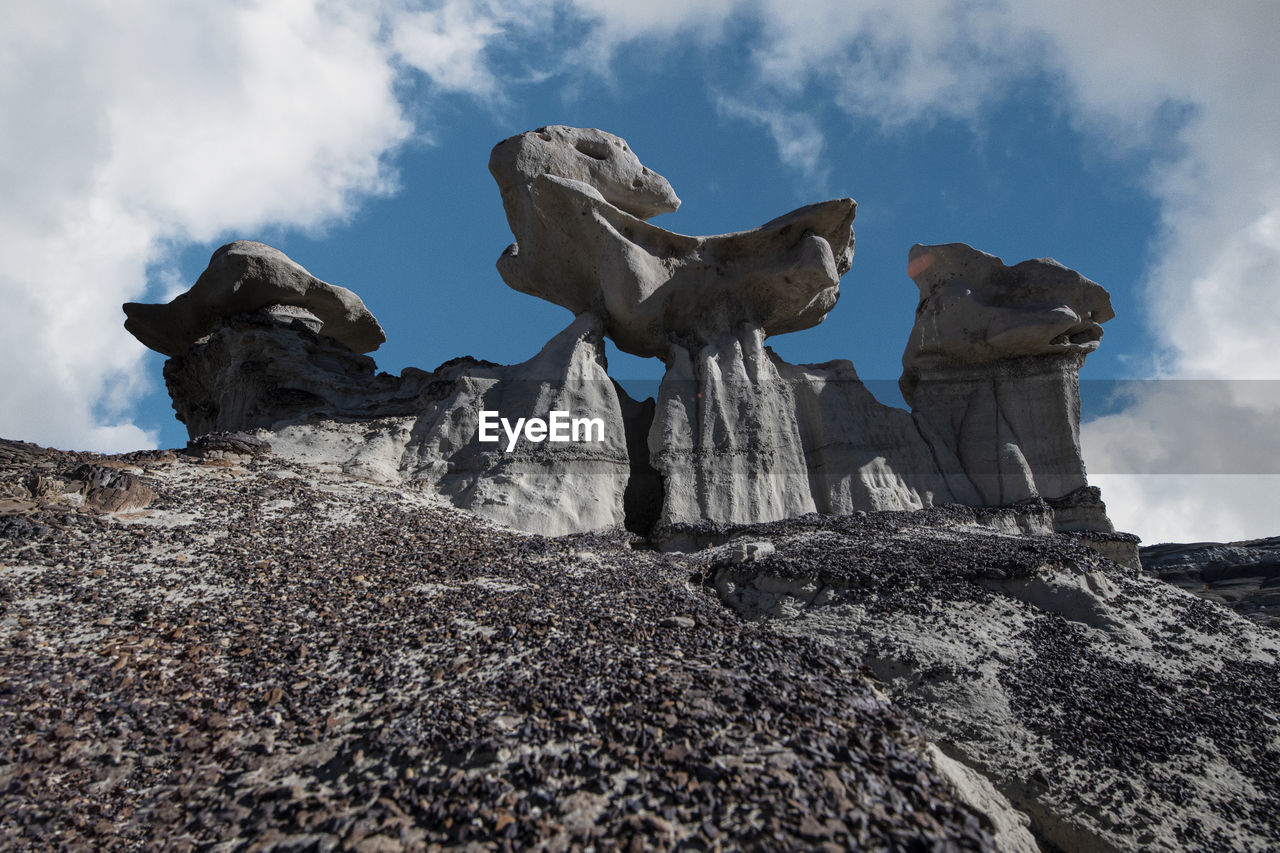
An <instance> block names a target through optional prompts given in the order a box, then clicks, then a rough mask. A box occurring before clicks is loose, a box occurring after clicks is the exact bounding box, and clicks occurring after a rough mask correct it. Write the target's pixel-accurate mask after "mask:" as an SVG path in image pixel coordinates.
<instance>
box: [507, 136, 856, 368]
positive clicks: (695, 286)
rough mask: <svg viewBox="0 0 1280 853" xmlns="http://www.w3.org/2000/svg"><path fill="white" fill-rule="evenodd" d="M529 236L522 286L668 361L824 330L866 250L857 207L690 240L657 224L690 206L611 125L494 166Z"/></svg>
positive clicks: (514, 255)
mask: <svg viewBox="0 0 1280 853" xmlns="http://www.w3.org/2000/svg"><path fill="white" fill-rule="evenodd" d="M489 171H490V172H491V173H492V174H493V176H494V179H495V180H496V181H497V183H498V188H499V190H500V191H501V193H502V201H503V206H504V208H505V209H506V212H507V221H508V223H509V224H510V225H511V231H512V233H513V234H514V235H515V238H516V242H515V243H514V244H512V245H511V246H509V247H508V248H507V250H506V251H505V252H504V253H503V255H502V257H501V258H500V259H499V260H498V271H499V272H500V273H501V275H502V278H503V280H504V281H505V282H506V283H507V284H508V285H510V286H511V287H512V288H514V289H516V290H519V291H521V292H522V293H529V294H532V295H534V296H538V297H540V298H542V299H546V300H548V301H550V302H554V303H555V304H557V305H562V306H564V307H565V308H568V309H569V310H570V311H572V312H574V313H575V314H578V313H582V312H583V311H594V312H596V313H598V314H600V315H601V316H602V317H604V318H605V324H606V329H607V333H608V335H609V337H611V338H612V339H613V340H614V342H615V343H616V344H617V345H618V347H619V348H620V349H622V350H624V351H625V352H629V353H632V354H635V355H640V356H655V357H658V358H662V359H666V358H667V356H668V353H669V351H670V347H671V345H672V343H675V344H678V345H679V346H681V347H683V348H684V349H692V348H697V347H699V346H700V345H702V344H706V343H711V342H713V341H716V340H718V339H721V338H725V337H732V336H735V335H736V334H737V331H736V328H737V326H738V325H739V324H742V323H744V322H745V323H750V324H754V325H758V326H759V327H760V328H762V329H763V330H764V332H765V334H767V335H773V334H781V333H783V332H792V331H797V330H799V329H806V328H809V327H810V326H814V325H816V324H817V323H820V322H822V319H823V318H824V317H825V316H826V314H827V312H828V311H830V310H831V309H832V308H833V307H834V306H835V303H836V299H837V298H838V296H839V280H840V276H841V275H843V274H844V273H845V272H846V271H848V269H849V264H850V260H851V258H852V256H853V231H852V229H851V227H850V225H851V223H852V222H853V216H854V210H855V207H856V205H855V204H854V202H853V201H852V200H851V199H837V200H835V201H829V202H823V203H821V204H816V205H810V206H808V207H804V208H801V209H799V210H796V211H793V212H792V213H789V214H786V215H785V216H782V217H779V218H778V219H775V220H773V221H771V222H768V223H766V224H764V225H762V226H761V227H759V228H756V229H754V230H751V231H741V232H736V233H732V234H721V235H717V236H711V237H689V236H685V235H683V234H677V233H674V232H671V231H666V230H664V229H662V228H658V227H656V226H654V225H651V224H649V223H648V222H646V221H645V220H647V219H649V218H650V217H652V216H655V215H656V214H659V213H664V212H668V211H672V210H675V209H676V208H677V207H679V205H680V199H679V198H677V197H676V194H675V192H674V191H673V190H672V189H671V185H670V183H668V182H667V180H666V178H663V177H662V176H661V175H659V174H657V173H656V172H654V171H652V170H650V169H649V168H647V167H646V166H644V165H643V164H641V162H640V160H639V159H638V158H637V157H636V155H635V153H634V152H632V150H631V148H630V147H629V146H628V145H627V143H626V142H625V141H624V140H622V139H619V138H618V137H616V136H614V135H613V134H609V133H605V132H603V131H600V130H590V129H585V130H584V129H579V128H571V127H559V126H555V127H544V128H540V129H538V130H536V131H530V132H528V133H523V134H520V135H519V136H514V137H512V138H510V139H508V140H505V141H504V142H501V143H499V144H498V145H497V146H496V147H495V148H494V149H493V154H492V155H491V157H490V159H489Z"/></svg>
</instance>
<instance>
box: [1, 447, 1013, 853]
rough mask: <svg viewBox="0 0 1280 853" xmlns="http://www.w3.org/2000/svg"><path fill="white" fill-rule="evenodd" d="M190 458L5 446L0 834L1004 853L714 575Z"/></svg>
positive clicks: (874, 705) (60, 844)
mask: <svg viewBox="0 0 1280 853" xmlns="http://www.w3.org/2000/svg"><path fill="white" fill-rule="evenodd" d="M198 450H200V453H199V454H198V455H194V456H191V455H185V454H174V453H170V452H149V453H139V454H132V455H128V456H123V457H97V456H93V455H90V454H73V453H60V452H55V451H48V450H42V449H40V448H36V447H34V446H32V445H25V444H19V443H16V442H0V730H3V731H4V732H5V733H6V736H5V737H4V739H3V743H2V745H0V847H5V848H9V849H32V850H36V849H39V850H44V849H82V850H102V849H108V850H109V849H138V848H141V849H173V850H183V849H201V850H328V849H335V848H339V847H341V848H343V849H357V850H368V851H374V850H378V851H381V850H399V849H436V848H441V847H444V848H449V847H468V846H469V847H470V849H524V848H535V847H541V848H542V849H548V850H568V849H589V848H596V849H606V848H615V847H622V848H629V849H645V848H656V849H663V848H674V847H683V848H687V849H720V848H737V847H744V846H745V847H753V848H763V849H770V848H776V849H784V848H809V849H813V848H818V849H821V848H830V849H850V848H856V849H864V850H870V849H893V850H919V849H934V850H959V849H989V848H991V847H992V844H993V841H992V835H991V831H992V829H993V827H992V824H991V822H990V821H989V820H988V818H987V817H986V816H985V815H984V814H982V813H980V812H978V811H976V810H975V809H973V808H971V807H970V806H968V805H966V804H965V803H964V802H962V801H960V799H958V797H957V794H956V793H955V792H954V791H953V789H952V787H951V786H950V785H949V784H948V783H946V782H944V781H943V780H942V778H941V777H940V776H939V775H938V773H937V772H935V771H934V770H933V769H932V765H931V764H930V763H929V762H928V761H926V759H925V758H924V757H923V756H924V754H925V753H924V748H923V745H924V742H923V738H922V736H921V733H920V730H919V728H918V727H917V726H916V725H915V724H914V723H913V722H912V721H911V719H909V718H908V717H907V716H906V715H905V714H904V713H903V712H901V711H899V710H898V709H896V708H895V707H894V706H893V705H891V704H890V703H889V702H888V701H887V700H886V699H885V698H884V696H883V694H880V693H878V692H877V690H875V689H874V688H873V687H872V686H871V683H870V681H869V680H868V678H867V677H866V675H865V673H863V672H862V671H860V669H859V661H858V660H856V659H855V658H852V657H850V656H849V655H848V654H846V653H844V652H842V651H841V650H839V649H837V648H834V647H832V646H830V645H829V644H824V643H822V642H818V641H815V640H812V639H808V638H804V637H788V636H782V635H779V634H777V633H775V632H773V631H770V630H768V629H767V628H765V627H762V626H758V625H755V624H752V623H749V622H745V621H743V620H742V619H740V618H739V617H737V616H736V615H735V614H734V613H733V611H731V610H729V609H728V608H725V607H723V606H722V605H721V604H720V603H719V602H718V601H717V600H716V598H715V596H714V594H713V593H711V592H710V591H709V590H708V589H706V588H704V587H702V586H700V585H699V584H698V583H697V582H696V579H695V577H694V574H693V573H694V572H695V571H696V570H698V569H699V565H697V564H695V563H692V562H690V561H687V560H685V559H684V558H681V557H678V556H663V555H659V554H656V553H653V552H645V551H635V550H632V549H631V548H629V547H628V544H627V542H626V541H625V540H624V539H622V538H608V537H596V536H571V537H563V538H559V539H546V538H541V537H537V536H528V535H517V534H513V533H509V532H504V531H501V530H498V529H496V528H493V527H492V526H489V525H487V524H485V523H482V522H479V521H475V520H472V519H470V518H469V517H467V516H464V515H462V514H460V513H459V512H458V511H456V510H452V509H449V508H444V507H441V506H440V505H439V504H438V503H437V502H436V501H435V500H434V499H430V498H428V497H426V496H424V495H422V494H417V493H414V492H408V491H403V490H397V489H391V488H386V487H382V486H377V485H373V484H369V483H366V482H362V481H360V480H356V479H353V478H350V477H346V476H344V475H342V474H338V473H322V472H320V471H318V470H316V469H312V468H306V467H302V466H298V465H293V464H289V463H285V462H283V461H281V460H280V459H278V458H275V457H272V456H270V455H269V454H265V453H263V450H264V448H262V447H258V446H255V444H254V442H252V441H250V442H244V443H241V444H239V445H235V444H234V443H233V444H226V443H225V442H224V443H223V444H222V445H217V444H211V445H206V446H205V447H203V448H198ZM255 453H256V454H257V455H254V454H255Z"/></svg>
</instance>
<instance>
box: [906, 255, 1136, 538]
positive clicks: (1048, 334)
mask: <svg viewBox="0 0 1280 853" xmlns="http://www.w3.org/2000/svg"><path fill="white" fill-rule="evenodd" d="M907 274H908V275H910V276H911V278H912V279H914V280H915V283H916V286H917V287H919V289H920V304H919V307H918V308H917V309H916V322H915V325H914V326H913V327H912V329H911V337H910V338H909V339H908V341H907V348H906V351H905V352H904V353H903V356H902V366H903V372H902V378H901V379H900V380H899V384H900V386H901V388H902V395H903V397H904V398H905V399H906V400H907V402H908V403H910V404H911V407H912V409H913V411H914V413H915V416H916V420H917V423H918V424H919V425H920V427H921V429H922V430H923V431H924V432H925V434H926V435H927V436H928V437H929V440H930V443H931V444H932V445H933V447H934V450H935V451H936V452H945V454H946V455H948V456H950V455H954V456H955V457H956V458H957V459H958V460H959V462H960V465H961V468H962V469H963V471H964V473H965V475H966V476H967V477H968V478H969V480H970V482H971V483H972V484H973V486H974V488H976V489H977V492H978V495H979V497H980V499H981V502H982V503H985V504H991V505H999V504H1010V503H1015V502H1017V501H1020V500H1023V499H1026V498H1030V497H1037V496H1038V497H1042V498H1047V499H1060V498H1067V497H1069V496H1071V495H1073V494H1075V493H1077V492H1078V491H1079V490H1080V489H1083V488H1084V487H1085V486H1087V485H1088V480H1087V478H1086V476H1085V470H1084V460H1083V458H1082V457H1081V453H1080V387H1079V370H1080V367H1081V366H1082V365H1083V364H1084V359H1085V356H1086V355H1088V354H1089V353H1090V352H1093V351H1094V350H1095V349H1097V347H1098V341H1099V340H1100V339H1101V338H1102V326H1101V325H1100V324H1102V323H1104V322H1106V321H1107V320H1110V319H1111V318H1112V317H1113V316H1115V312H1114V311H1112V310H1111V297H1110V295H1109V294H1108V293H1107V291H1106V290H1104V289H1103V288H1102V287H1101V286H1100V285H1098V284H1096V283H1095V282H1092V281H1090V280H1089V279H1087V278H1085V277H1084V276H1082V275H1080V274H1079V273H1077V272H1075V271H1074V270H1069V269H1067V268H1066V267H1064V266H1062V265H1061V264H1059V263H1058V262H1056V261H1052V260H1048V259H1040V260H1031V261H1023V262H1022V263H1020V264H1016V265H1014V266H1011V267H1009V266H1005V265H1004V263H1003V262H1002V261H1001V260H1000V259H999V258H997V257H995V256H993V255H988V254H987V253H985V252H980V251H978V250H977V249H974V248H971V247H969V246H966V245H965V244H963V243H948V244H946V245H941V246H919V245H917V246H914V247H912V249H911V252H910V253H909V255H908V263H907ZM939 448H941V450H939ZM1098 506H1099V509H1098V511H1097V512H1096V513H1095V515H1096V517H1095V518H1093V519H1092V520H1085V521H1084V522H1082V525H1083V526H1088V527H1091V528H1092V529H1095V530H1102V531H1104V532H1106V531H1109V530H1110V522H1108V521H1107V520H1106V518H1105V515H1104V514H1103V512H1102V510H1101V508H1100V506H1101V505H1100V504H1099V505H1098Z"/></svg>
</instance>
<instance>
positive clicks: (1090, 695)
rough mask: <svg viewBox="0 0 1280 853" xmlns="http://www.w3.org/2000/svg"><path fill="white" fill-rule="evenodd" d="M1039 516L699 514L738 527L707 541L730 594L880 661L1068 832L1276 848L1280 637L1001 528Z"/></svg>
mask: <svg viewBox="0 0 1280 853" xmlns="http://www.w3.org/2000/svg"><path fill="white" fill-rule="evenodd" d="M1022 515H1023V511H1022V510H1020V509H1016V508H1010V509H1006V510H1003V511H1000V512H996V513H988V512H982V511H978V512H975V511H973V510H968V509H965V508H960V507H956V508H947V509H932V510H924V511H920V512H915V513H872V514H867V515H862V514H859V515H855V516H846V517H843V518H838V519H829V518H820V517H811V518H805V519H794V520H791V521H786V522H778V523H775V524H768V525H752V526H748V527H739V528H736V529H735V528H728V527H720V528H718V529H712V528H711V527H710V526H706V525H704V526H702V528H701V530H698V529H696V528H697V526H694V528H695V529H691V530H686V531H684V533H685V537H686V540H687V541H693V540H697V539H698V537H699V536H701V537H702V539H701V542H702V544H709V543H710V542H711V541H715V540H714V539H713V538H712V536H713V534H714V537H715V539H718V541H721V542H724V541H726V540H728V541H729V544H727V545H724V546H721V547H718V548H714V549H711V550H708V551H702V552H700V553H699V556H698V558H697V559H699V560H701V561H702V564H703V565H704V566H705V569H704V577H705V578H706V579H707V582H708V583H710V584H713V585H714V586H715V588H716V590H717V592H718V594H719V595H720V597H721V598H722V599H723V600H724V601H725V602H727V603H728V604H730V605H731V606H733V607H734V608H735V609H736V610H737V611H738V612H740V613H742V614H743V615H744V616H746V617H748V618H754V619H760V620H762V621H763V623H764V624H765V625H767V626H769V627H771V628H772V629H773V630H774V631H776V632H777V633H778V634H779V635H780V636H786V637H791V638H801V637H804V638H811V639H819V640H822V641H823V642H826V643H828V644H830V645H831V646H832V647H833V648H836V649H839V650H840V651H841V652H843V653H845V654H849V655H851V656H852V657H854V658H855V659H857V660H860V661H861V662H862V663H863V664H864V665H865V666H867V667H868V668H869V669H870V670H871V671H872V672H873V673H874V674H875V675H876V677H877V678H878V679H880V680H881V681H882V682H883V683H884V684H885V685H886V687H887V689H888V691H889V694H890V695H891V696H892V697H893V698H894V700H895V701H896V702H899V703H900V704H902V705H903V706H904V707H907V708H909V709H911V711H912V713H914V714H915V715H917V717H918V719H920V720H921V722H922V723H923V724H924V726H925V730H926V732H927V733H928V734H929V736H930V739H931V741H932V742H933V743H934V744H935V745H936V746H937V747H938V748H939V749H940V750H942V752H943V753H945V755H946V756H948V757H950V758H952V759H955V760H957V761H959V762H962V763H963V764H964V765H965V766H967V767H968V768H970V769H972V770H974V771H977V772H979V773H981V774H982V775H983V776H984V777H986V778H987V779H988V780H989V781H990V782H991V783H992V784H993V785H994V787H995V788H996V789H997V790H998V791H999V792H1000V793H1001V794H1002V795H1003V796H1005V797H1007V798H1008V800H1009V801H1010V802H1011V803H1012V804H1013V806H1014V807H1016V808H1017V809H1019V810H1021V811H1022V812H1024V813H1026V815H1028V816H1029V818H1030V829H1031V831H1032V832H1033V833H1034V834H1035V836H1036V838H1037V839H1039V840H1040V841H1041V842H1042V843H1043V844H1045V845H1046V846H1047V847H1049V849H1060V850H1067V851H1076V850H1079V851H1095V850H1133V849H1145V850H1258V851H1262V850H1269V849H1272V847H1273V846H1274V843H1275V839H1276V838H1277V837H1280V822H1278V821H1280V819H1278V818H1277V815H1280V770H1278V768H1280V637H1277V636H1276V635H1275V634H1274V632H1271V631H1269V630H1267V629H1265V628H1261V627H1259V626H1257V625H1255V624H1253V623H1252V622H1249V621H1248V620H1245V619H1242V618H1240V617H1239V616H1237V615H1236V614H1234V613H1232V612H1231V611H1229V610H1227V609H1225V608H1223V607H1220V606H1218V605H1216V604H1213V603H1211V602H1207V601H1203V600H1201V599H1199V598H1196V597H1194V596H1191V595H1189V594H1187V593H1185V592H1183V591H1181V590H1178V589H1175V588H1174V587H1172V586H1170V585H1168V584H1164V583H1161V582H1159V581H1156V580H1154V579H1151V578H1147V577H1144V576H1142V575H1141V574H1138V573H1136V572H1135V571H1132V570H1127V569H1124V568H1121V567H1119V566H1117V565H1115V564H1113V563H1111V562H1109V561H1107V560H1105V559H1103V558H1101V557H1100V556H1099V555H1098V554H1096V553H1095V552H1093V551H1091V550H1088V549H1085V548H1082V547H1080V546H1079V545H1078V544H1076V543H1075V542H1074V541H1073V540H1072V539H1071V538H1069V537H1064V536H1056V537H1054V536H1047V537H1027V536H1019V535H1010V533H1009V532H1000V528H1006V529H1007V530H1016V529H1018V528H1021V527H1026V526H1028V525H1031V526H1035V525H1038V524H1040V523H1041V522H1040V521H1039V520H1038V519H1037V518H1035V517H1033V518H1030V519H1020V516H1022ZM741 542H750V543H752V544H753V545H754V547H755V552H754V553H755V554H756V555H757V556H754V557H753V558H751V559H744V558H743V555H742V549H741V546H740V545H738V544H735V543H741ZM764 546H767V547H764Z"/></svg>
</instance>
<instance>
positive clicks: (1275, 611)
mask: <svg viewBox="0 0 1280 853" xmlns="http://www.w3.org/2000/svg"><path fill="white" fill-rule="evenodd" d="M1139 555H1140V557H1141V560H1142V570H1143V571H1144V572H1146V573H1147V574H1148V575H1151V576H1152V577H1157V578H1159V579H1160V580H1162V581H1166V582H1168V583H1171V584H1174V585H1175V586H1177V587H1180V588H1182V589H1185V590H1186V591H1187V592H1192V593H1195V594H1196V595H1198V596H1200V597H1201V598H1207V599H1208V600H1210V601H1216V602H1218V603H1219V604H1223V605H1226V606H1227V607H1230V608H1231V609H1232V610H1234V611H1236V612H1237V613H1239V614H1240V615H1241V616H1245V617H1248V618H1249V619H1252V620H1253V621H1255V622H1257V623H1259V624H1261V625H1268V626H1270V627H1273V628H1280V537H1277V536H1273V537H1271V538H1269V539H1250V540H1247V541H1243V542H1195V543H1189V544H1180V543H1165V544H1161V545H1151V546H1148V547H1145V548H1142V549H1140V550H1139Z"/></svg>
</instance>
